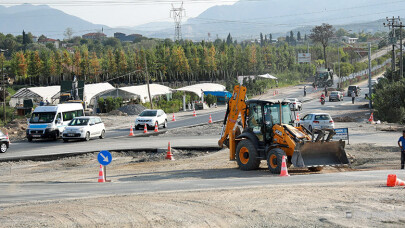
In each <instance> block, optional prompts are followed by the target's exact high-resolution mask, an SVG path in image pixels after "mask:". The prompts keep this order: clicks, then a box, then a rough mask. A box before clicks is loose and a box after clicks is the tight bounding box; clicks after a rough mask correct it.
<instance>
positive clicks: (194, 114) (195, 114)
mask: <svg viewBox="0 0 405 228" xmlns="http://www.w3.org/2000/svg"><path fill="white" fill-rule="evenodd" d="M193 116H194V117H196V116H197V113H196V112H195V109H193Z"/></svg>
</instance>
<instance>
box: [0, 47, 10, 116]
mask: <svg viewBox="0 0 405 228" xmlns="http://www.w3.org/2000/svg"><path fill="white" fill-rule="evenodd" d="M7 51H8V50H7V49H5V50H3V49H0V52H1V53H4V52H7ZM3 57H4V56H3ZM4 60H5V57H4V59H2V61H1V74H2V78H3V84H2V87H3V123H4V124H6V121H7V118H6V79H5V75H4Z"/></svg>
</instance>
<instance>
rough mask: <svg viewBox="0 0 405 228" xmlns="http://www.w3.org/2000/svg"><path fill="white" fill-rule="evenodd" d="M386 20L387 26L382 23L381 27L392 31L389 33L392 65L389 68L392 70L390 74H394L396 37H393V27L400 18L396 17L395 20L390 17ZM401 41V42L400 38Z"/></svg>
mask: <svg viewBox="0 0 405 228" xmlns="http://www.w3.org/2000/svg"><path fill="white" fill-rule="evenodd" d="M386 19H387V22H388V23H387V24H385V23H383V25H384V26H385V27H388V28H391V29H392V32H391V44H392V64H391V68H392V72H394V71H395V45H396V43H397V41H396V36H395V27H396V26H398V21H399V20H400V18H399V17H397V18H395V17H392V18H388V17H386ZM401 40H402V38H401ZM401 61H402V60H401Z"/></svg>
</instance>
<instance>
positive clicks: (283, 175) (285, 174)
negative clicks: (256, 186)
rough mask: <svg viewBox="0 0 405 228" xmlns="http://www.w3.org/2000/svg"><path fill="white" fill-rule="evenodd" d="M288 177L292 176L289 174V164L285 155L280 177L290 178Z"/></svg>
mask: <svg viewBox="0 0 405 228" xmlns="http://www.w3.org/2000/svg"><path fill="white" fill-rule="evenodd" d="M288 176H290V175H289V174H288V170H287V163H286V161H285V155H283V160H282V162H281V172H280V177H288Z"/></svg>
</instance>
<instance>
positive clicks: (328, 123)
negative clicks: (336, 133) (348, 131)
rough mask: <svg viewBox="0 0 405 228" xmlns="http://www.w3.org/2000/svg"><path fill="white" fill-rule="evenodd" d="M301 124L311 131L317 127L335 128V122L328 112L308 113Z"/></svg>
mask: <svg viewBox="0 0 405 228" xmlns="http://www.w3.org/2000/svg"><path fill="white" fill-rule="evenodd" d="M300 124H301V125H303V126H304V127H306V128H307V129H308V130H310V131H313V130H315V129H334V128H335V123H334V122H333V119H332V117H331V116H330V115H329V114H328V113H310V114H307V115H305V116H304V117H303V118H302V119H301V120H300Z"/></svg>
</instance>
